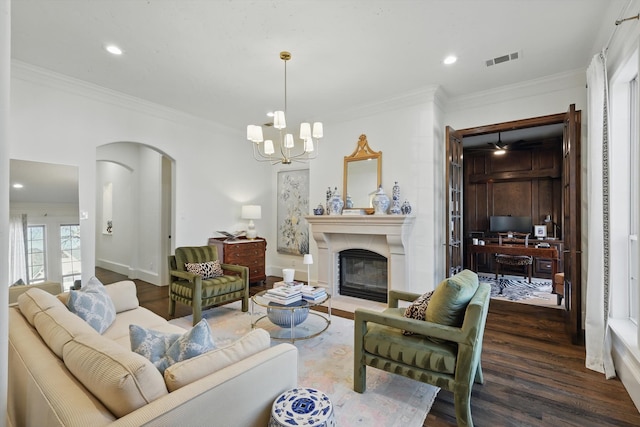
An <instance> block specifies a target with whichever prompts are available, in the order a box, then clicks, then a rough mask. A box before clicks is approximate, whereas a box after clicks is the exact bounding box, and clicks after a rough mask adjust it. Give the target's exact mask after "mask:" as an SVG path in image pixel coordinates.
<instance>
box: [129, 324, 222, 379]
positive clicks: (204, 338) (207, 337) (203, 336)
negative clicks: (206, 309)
mask: <svg viewBox="0 0 640 427" xmlns="http://www.w3.org/2000/svg"><path fill="white" fill-rule="evenodd" d="M129 340H130V341H131V351H133V352H135V353H138V354H141V355H142V356H144V357H146V358H147V359H149V360H150V361H151V363H153V364H154V365H155V367H156V368H158V370H159V371H160V373H162V374H164V370H165V369H167V368H168V367H169V366H171V365H173V364H174V363H177V362H181V361H183V360H187V359H191V358H192V357H195V356H199V355H200V354H203V353H206V352H207V351H209V350H213V349H215V348H216V345H215V343H214V342H213V337H212V336H211V329H210V328H209V324H208V323H207V321H206V320H205V319H202V320H201V321H200V322H198V323H197V324H196V325H195V326H194V327H193V328H191V330H189V331H187V332H186V333H184V334H183V335H180V334H174V333H169V332H161V331H154V330H152V329H146V328H143V327H142V326H137V325H129Z"/></svg>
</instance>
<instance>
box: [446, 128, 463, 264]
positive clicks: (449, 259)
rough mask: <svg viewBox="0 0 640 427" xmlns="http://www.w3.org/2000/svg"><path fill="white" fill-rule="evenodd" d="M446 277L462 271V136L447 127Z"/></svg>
mask: <svg viewBox="0 0 640 427" xmlns="http://www.w3.org/2000/svg"><path fill="white" fill-rule="evenodd" d="M445 141H446V183H447V201H446V206H445V210H446V213H447V214H446V215H445V217H446V224H445V230H446V235H445V246H446V249H447V250H446V270H445V271H446V275H447V277H451V276H453V275H454V274H456V273H459V272H460V271H462V268H463V256H462V254H463V251H462V249H463V248H462V242H463V239H462V183H463V176H464V175H463V171H462V135H461V134H460V133H459V132H458V131H456V130H455V129H452V128H451V127H449V126H447V129H446V139H445Z"/></svg>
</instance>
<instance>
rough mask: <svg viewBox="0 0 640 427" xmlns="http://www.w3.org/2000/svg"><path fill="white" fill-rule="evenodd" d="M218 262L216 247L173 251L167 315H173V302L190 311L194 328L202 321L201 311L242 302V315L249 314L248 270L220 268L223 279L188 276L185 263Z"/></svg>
mask: <svg viewBox="0 0 640 427" xmlns="http://www.w3.org/2000/svg"><path fill="white" fill-rule="evenodd" d="M217 259H218V248H216V247H215V246H190V247H188V246H187V247H181V248H176V253H175V255H169V274H170V276H171V278H170V280H171V282H170V283H169V314H170V315H171V316H173V315H174V314H175V312H176V302H180V303H182V304H186V305H189V306H191V307H192V309H193V324H194V325H195V324H196V323H198V322H199V321H200V319H202V308H203V307H210V306H215V305H221V304H226V303H228V302H232V301H237V300H240V299H241V300H242V311H248V310H249V269H248V268H247V267H244V266H240V265H231V264H220V265H221V267H222V268H223V270H224V273H225V274H224V276H220V277H214V278H211V279H206V280H203V279H202V277H201V276H199V275H197V274H193V273H189V272H188V271H187V270H186V268H185V263H188V262H189V263H201V262H207V261H215V260H217Z"/></svg>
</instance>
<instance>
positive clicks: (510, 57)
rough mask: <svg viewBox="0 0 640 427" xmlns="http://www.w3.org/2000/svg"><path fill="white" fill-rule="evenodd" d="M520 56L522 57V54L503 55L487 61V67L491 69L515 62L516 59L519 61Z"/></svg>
mask: <svg viewBox="0 0 640 427" xmlns="http://www.w3.org/2000/svg"><path fill="white" fill-rule="evenodd" d="M520 56H522V55H521V54H520V52H513V53H510V54H507V55H502V56H498V57H495V58H491V59H487V60H486V61H485V64H486V65H487V67H491V66H493V65H498V64H502V63H503V62H509V61H515V60H516V59H519V58H520Z"/></svg>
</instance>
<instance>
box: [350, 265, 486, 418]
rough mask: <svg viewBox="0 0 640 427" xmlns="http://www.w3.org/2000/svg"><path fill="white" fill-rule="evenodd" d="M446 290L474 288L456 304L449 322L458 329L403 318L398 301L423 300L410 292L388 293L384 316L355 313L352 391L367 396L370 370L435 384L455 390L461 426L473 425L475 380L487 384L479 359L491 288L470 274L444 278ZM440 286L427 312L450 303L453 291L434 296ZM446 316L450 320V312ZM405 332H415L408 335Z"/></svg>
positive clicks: (441, 284)
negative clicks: (472, 404) (456, 311)
mask: <svg viewBox="0 0 640 427" xmlns="http://www.w3.org/2000/svg"><path fill="white" fill-rule="evenodd" d="M443 286H444V287H449V286H450V287H451V288H449V289H448V291H450V290H451V289H454V290H456V291H459V290H460V289H463V292H462V293H464V287H465V286H471V288H470V289H469V288H467V290H466V292H467V297H466V300H463V301H462V303H460V304H458V303H459V302H460V301H458V302H456V303H454V305H453V307H454V308H455V310H459V314H455V313H451V314H452V316H450V317H448V319H449V320H450V322H448V323H454V324H455V323H457V324H458V325H454V326H448V325H445V324H442V323H447V321H445V322H442V323H434V322H431V321H427V320H417V319H411V318H407V317H404V311H405V308H402V307H400V308H399V307H398V305H399V304H398V301H414V300H416V299H417V298H418V297H419V296H420V295H418V294H413V293H409V292H401V291H394V290H391V291H389V303H388V308H386V309H385V310H384V311H383V312H377V311H373V310H368V309H362V308H358V309H356V311H355V333H354V347H355V348H354V375H353V388H354V390H355V391H357V392H359V393H364V391H365V389H366V367H367V366H371V367H374V368H378V369H382V370H385V371H387V372H391V373H394V374H398V375H402V376H405V377H408V378H411V379H414V380H417V381H421V382H424V383H427V384H432V385H434V386H437V387H440V388H442V389H445V390H449V391H451V392H453V395H454V403H455V412H456V420H457V422H458V425H459V426H473V421H472V419H471V390H472V388H473V383H474V381H475V382H476V383H479V384H482V383H484V379H483V376H482V368H481V365H480V356H481V353H482V338H483V336H484V327H485V323H486V319H487V311H488V308H489V299H490V296H491V286H490V285H488V284H486V283H482V284H479V283H478V276H477V275H476V274H475V273H473V272H471V271H469V270H464V271H463V272H461V273H459V274H458V275H456V276H453V277H450V278H448V279H445V280H444V281H443V282H442V283H440V285H439V286H438V288H440V287H443ZM438 288H436V290H435V291H434V294H433V296H432V297H431V301H430V302H429V306H428V308H427V311H429V309H430V308H431V307H432V305H439V306H440V307H434V309H435V310H441V309H442V307H447V304H448V303H449V302H450V301H444V300H445V299H447V298H451V295H452V293H451V292H440V293H439V295H438V297H436V293H437V292H439V290H438ZM469 298H470V299H469ZM463 299H464V298H463ZM456 304H457V306H456ZM453 311H454V310H452V312H453ZM440 314H442V313H440ZM444 315H445V316H444V317H445V318H446V317H447V316H448V313H444ZM427 318H429V316H427ZM441 318H442V317H441ZM403 330H405V331H410V332H413V333H414V334H413V335H404V334H403V332H402V331H403Z"/></svg>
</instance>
